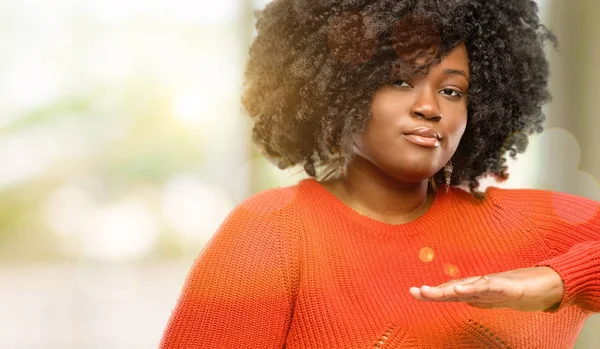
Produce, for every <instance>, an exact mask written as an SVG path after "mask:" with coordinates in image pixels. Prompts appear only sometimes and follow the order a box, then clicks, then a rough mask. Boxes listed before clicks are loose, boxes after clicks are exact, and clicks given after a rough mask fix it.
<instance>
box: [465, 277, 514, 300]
mask: <svg viewBox="0 0 600 349" xmlns="http://www.w3.org/2000/svg"><path fill="white" fill-rule="evenodd" d="M455 291H456V293H457V294H459V295H461V296H463V297H465V296H471V297H478V298H480V299H481V300H484V301H495V302H500V301H506V300H508V299H510V298H514V297H513V296H514V295H513V294H518V292H515V291H517V290H516V289H515V288H514V285H513V284H512V283H511V282H509V281H507V280H505V279H502V278H495V277H491V276H489V275H486V276H482V277H481V278H480V279H479V280H476V281H474V282H472V283H470V284H465V285H462V286H459V287H456V290H455Z"/></svg>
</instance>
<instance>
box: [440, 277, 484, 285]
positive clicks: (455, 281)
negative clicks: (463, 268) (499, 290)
mask: <svg viewBox="0 0 600 349" xmlns="http://www.w3.org/2000/svg"><path fill="white" fill-rule="evenodd" d="M479 278H481V276H470V277H467V278H463V279H452V280H450V281H448V282H445V283H443V284H441V285H437V286H436V287H440V288H442V287H446V286H448V285H453V284H456V285H462V284H466V283H471V282H473V281H476V280H478V279H479Z"/></svg>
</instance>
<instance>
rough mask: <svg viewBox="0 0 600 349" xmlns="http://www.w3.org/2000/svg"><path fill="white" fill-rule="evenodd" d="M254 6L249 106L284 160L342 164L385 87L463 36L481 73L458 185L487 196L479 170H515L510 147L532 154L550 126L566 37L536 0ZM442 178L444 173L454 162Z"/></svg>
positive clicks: (331, 0)
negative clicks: (548, 108) (553, 52)
mask: <svg viewBox="0 0 600 349" xmlns="http://www.w3.org/2000/svg"><path fill="white" fill-rule="evenodd" d="M255 14H256V17H257V22H256V29H257V36H256V38H255V40H254V41H253V43H252V45H251V47H250V52H249V58H248V62H247V66H246V70H245V75H244V93H243V96H242V106H243V107H244V109H245V112H246V113H247V114H248V115H249V116H250V117H251V118H253V120H254V127H253V131H252V138H253V141H254V142H255V143H256V144H257V145H258V146H259V148H261V150H262V152H263V153H264V155H265V156H266V157H267V158H268V159H269V160H270V161H272V162H273V163H276V164H278V165H279V167H280V168H286V167H289V166H293V165H298V164H300V165H303V167H304V170H305V171H306V173H307V174H308V175H309V176H312V177H317V170H316V169H320V168H325V169H327V170H331V169H332V168H334V169H335V168H339V167H340V166H342V164H343V163H344V162H345V161H349V160H350V159H351V158H352V156H353V152H352V138H353V137H354V136H355V135H356V134H359V133H361V132H363V131H364V130H365V129H366V127H367V124H368V121H369V119H370V118H371V111H370V104H371V100H372V96H373V94H374V92H375V91H376V90H377V89H378V88H379V87H380V86H382V85H383V84H388V83H390V82H392V80H394V79H396V78H397V76H398V75H403V74H404V75H406V74H416V73H423V72H427V71H428V67H429V66H430V65H431V64H434V63H436V62H439V61H440V60H441V59H442V58H443V57H444V56H445V55H447V54H449V53H450V52H451V51H452V49H454V48H455V47H456V46H457V45H459V44H460V43H463V42H464V44H465V45H466V48H467V52H468V56H469V64H470V71H471V82H470V88H469V91H468V117H467V126H466V129H465V133H464V135H463V137H462V139H461V141H460V144H459V146H458V148H457V150H456V153H455V154H454V156H453V158H452V162H453V165H454V166H453V167H454V171H453V173H452V178H451V184H452V185H456V184H464V183H465V182H468V186H469V188H470V191H471V193H472V194H474V195H475V196H478V197H479V196H481V195H482V193H479V192H478V191H476V189H477V187H478V186H479V182H478V181H477V178H478V177H480V176H482V175H484V174H491V175H493V176H495V177H496V178H498V179H499V180H504V179H506V178H508V173H507V166H506V165H505V163H506V158H505V157H504V156H505V154H506V153H507V152H508V153H509V154H510V156H511V157H513V158H514V157H516V154H517V153H523V152H524V151H525V149H526V148H527V144H528V136H529V135H531V134H533V133H534V132H541V131H542V130H543V127H542V124H543V122H544V120H545V116H544V114H543V113H542V105H543V104H545V103H546V102H548V101H549V100H550V94H549V92H548V87H547V85H548V77H549V65H548V61H547V59H546V57H545V53H544V45H545V43H546V42H547V41H551V42H552V43H554V46H555V47H557V40H556V37H555V36H554V35H553V34H552V32H551V31H550V30H548V29H547V28H546V27H545V26H544V25H542V24H541V23H540V19H539V17H538V7H537V4H536V3H535V1H532V0H509V1H507V0H446V1H440V0H274V1H273V2H271V3H270V4H268V5H267V6H266V7H265V8H264V9H263V10H261V11H256V12H255ZM431 47H434V50H433V51H432V50H430V48H431ZM428 49H429V50H428ZM432 53H433V59H429V60H427V61H426V63H424V64H416V63H415V62H416V58H418V57H423V56H427V54H432ZM430 56H431V55H430ZM421 61H422V60H421ZM329 173H330V172H329ZM433 181H434V183H433V184H435V182H439V183H443V182H444V173H443V170H440V171H439V172H438V173H437V174H435V175H434V177H433Z"/></svg>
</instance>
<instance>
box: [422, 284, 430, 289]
mask: <svg viewBox="0 0 600 349" xmlns="http://www.w3.org/2000/svg"><path fill="white" fill-rule="evenodd" d="M421 288H422V289H424V290H426V289H428V288H429V286H427V285H423V286H421Z"/></svg>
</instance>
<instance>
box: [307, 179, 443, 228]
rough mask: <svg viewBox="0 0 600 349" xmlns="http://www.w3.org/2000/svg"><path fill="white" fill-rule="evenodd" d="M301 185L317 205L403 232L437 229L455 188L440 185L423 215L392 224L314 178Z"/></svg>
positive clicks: (361, 220) (377, 226)
mask: <svg viewBox="0 0 600 349" xmlns="http://www.w3.org/2000/svg"><path fill="white" fill-rule="evenodd" d="M300 186H306V187H307V188H309V189H310V190H309V191H310V192H312V193H313V195H316V196H317V197H318V199H317V201H316V203H317V205H319V206H326V207H324V210H325V211H326V210H327V208H328V207H331V208H334V209H335V210H337V211H338V212H340V213H342V214H343V215H344V216H345V217H346V218H349V219H351V220H352V221H354V222H357V223H359V224H361V225H363V226H365V227H367V228H368V229H371V230H375V231H378V232H390V233H392V232H393V233H397V232H398V231H402V232H403V234H405V233H408V234H419V233H425V232H431V231H433V230H435V229H436V225H439V221H440V220H439V218H440V217H442V216H443V212H447V210H448V208H449V196H450V194H451V193H452V190H453V188H452V187H450V190H449V192H448V193H446V187H445V185H442V186H440V187H439V188H438V190H437V191H436V193H435V195H434V199H433V203H432V204H431V206H430V207H429V208H428V209H427V211H425V212H424V213H423V214H422V215H421V216H419V217H417V218H416V219H414V220H412V221H410V222H407V223H400V224H391V223H385V222H382V221H379V220H376V219H374V218H371V217H369V216H366V215H364V214H361V213H359V212H357V211H355V210H354V209H353V208H351V207H350V206H348V205H346V204H345V203H344V202H342V201H341V200H340V199H339V198H338V197H337V196H335V195H333V194H332V193H330V192H329V191H328V190H327V189H325V187H324V186H322V185H321V183H319V182H318V181H317V180H316V179H314V178H307V179H304V180H302V181H301V182H300Z"/></svg>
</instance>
